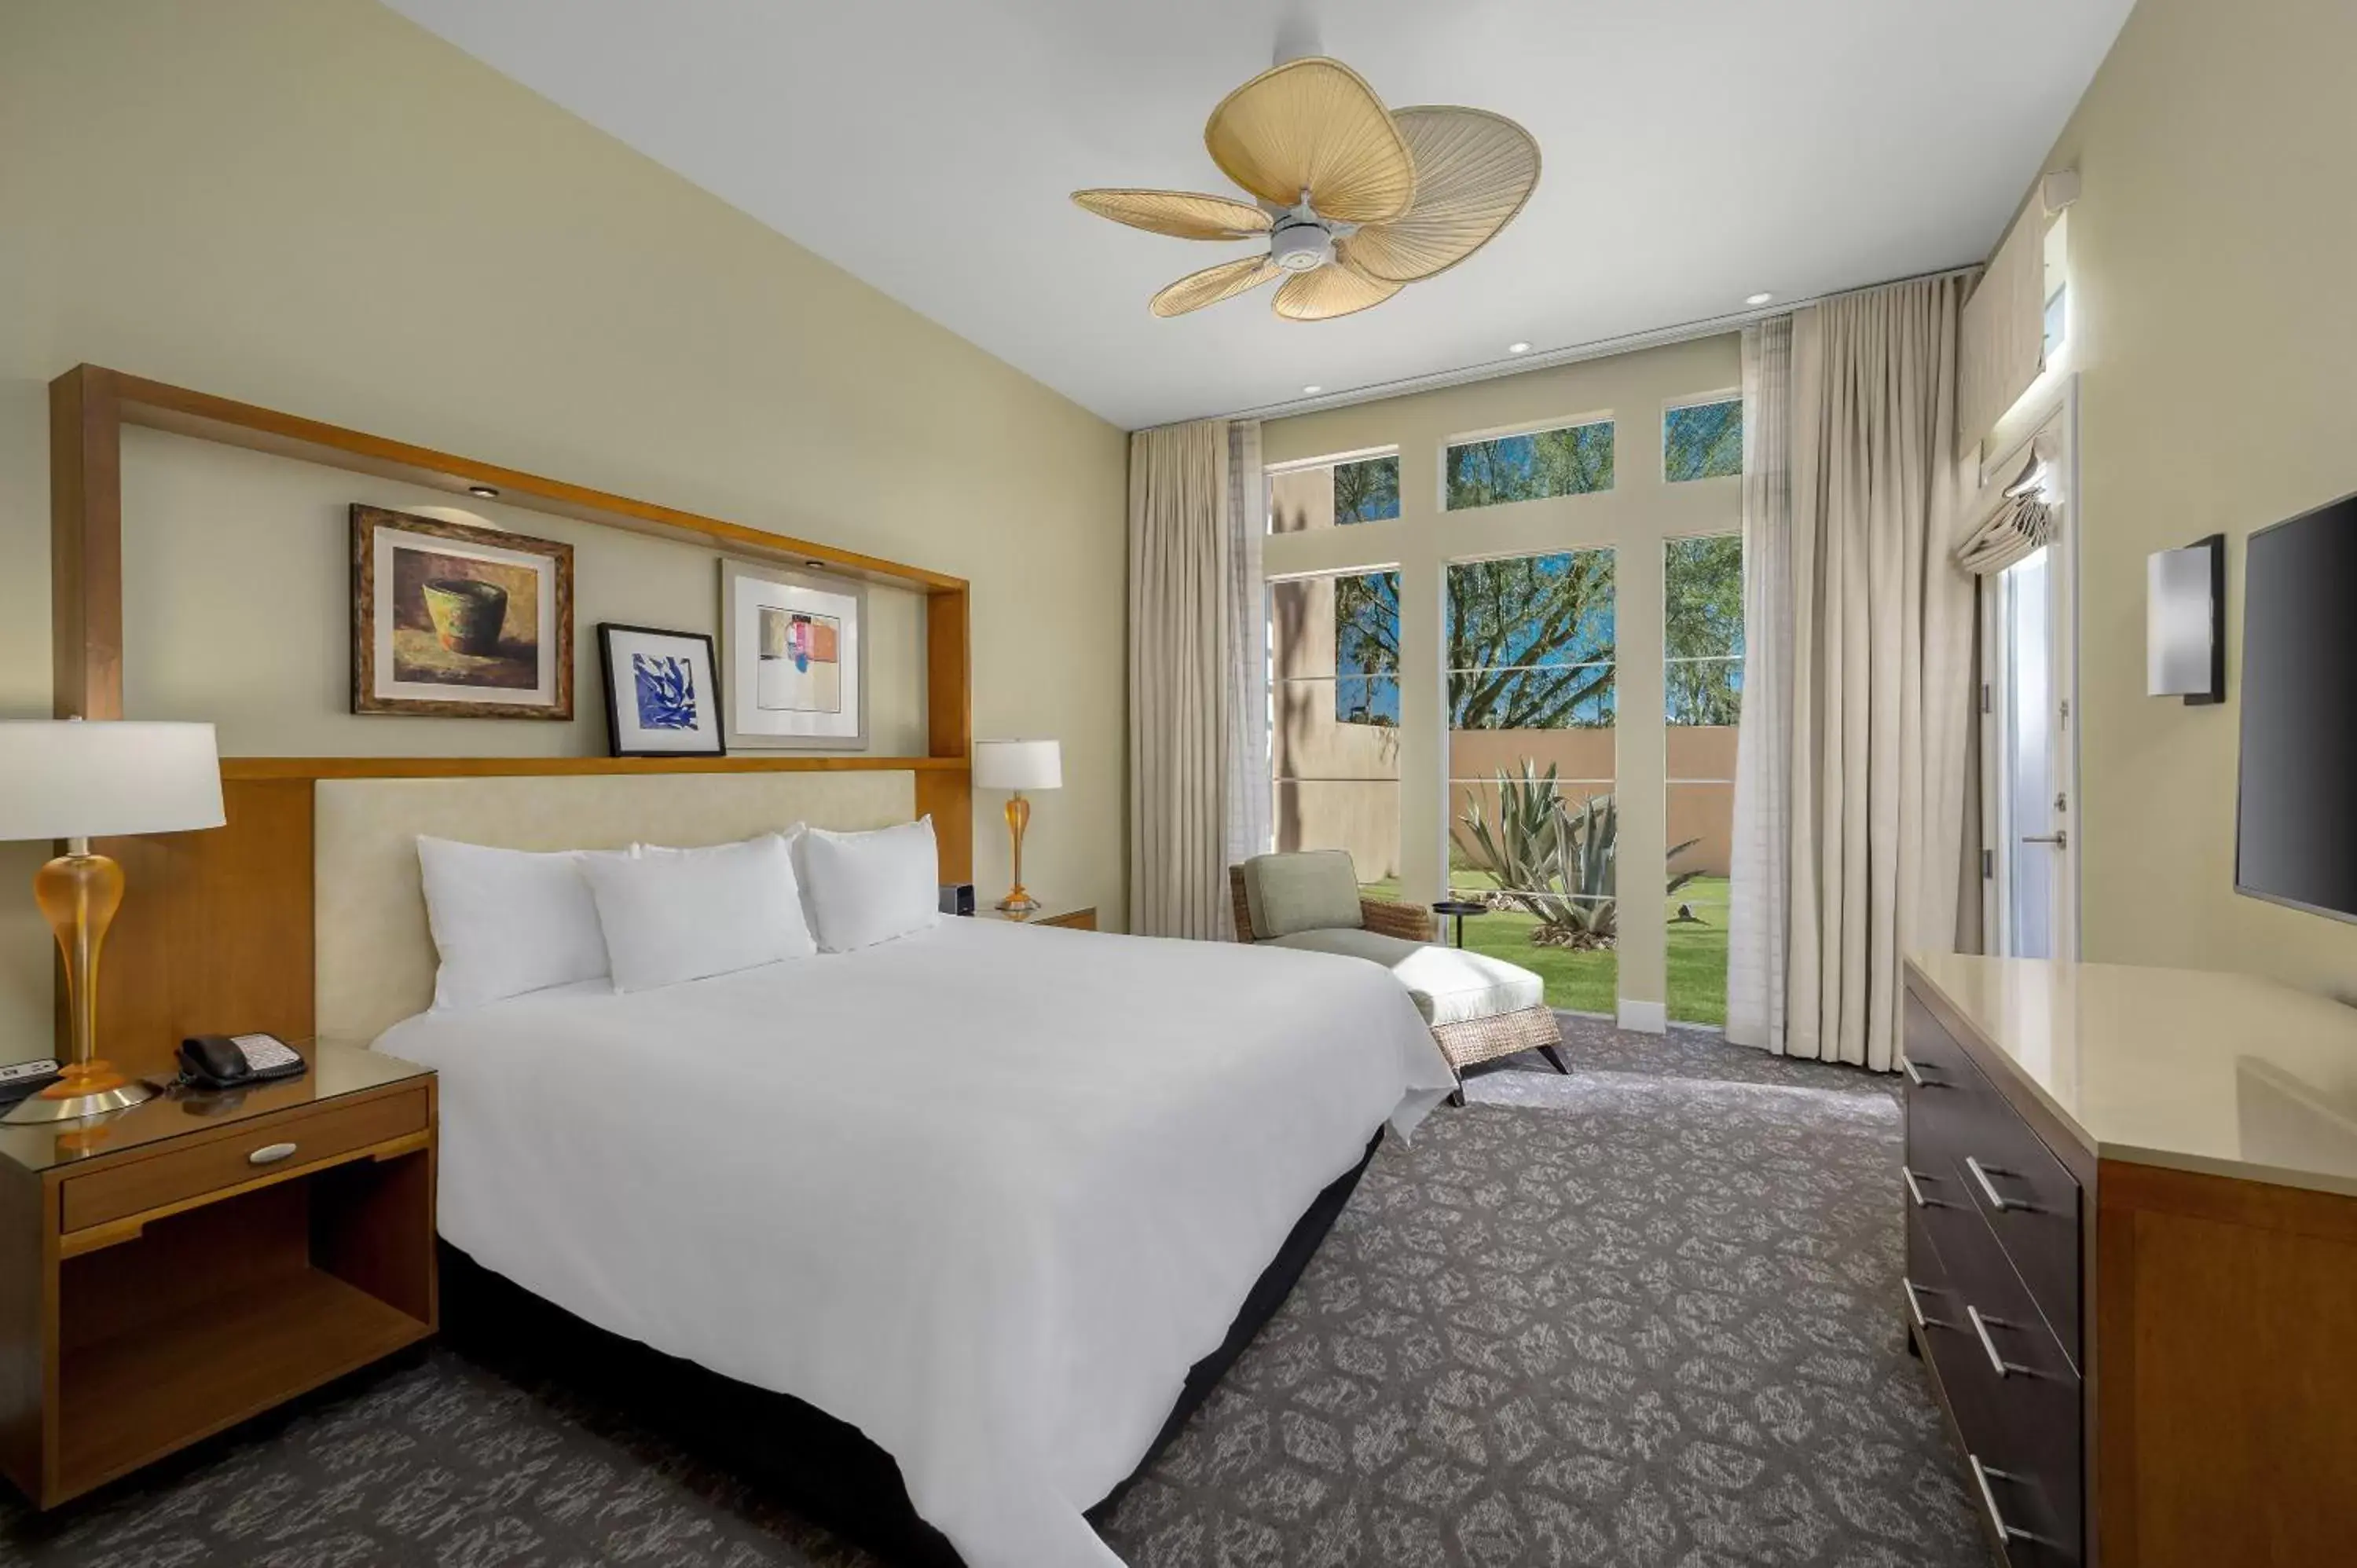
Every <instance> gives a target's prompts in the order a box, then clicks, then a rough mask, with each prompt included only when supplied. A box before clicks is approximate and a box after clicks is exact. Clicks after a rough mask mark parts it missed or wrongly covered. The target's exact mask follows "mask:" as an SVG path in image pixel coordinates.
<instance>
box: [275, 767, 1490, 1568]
mask: <svg viewBox="0 0 2357 1568" xmlns="http://www.w3.org/2000/svg"><path fill="white" fill-rule="evenodd" d="M888 779H889V776H888V775H881V776H830V775H824V774H811V775H785V776H776V775H771V776H758V777H746V778H730V777H720V778H715V779H698V780H694V781H688V780H679V779H663V780H653V779H647V780H639V779H599V780H571V779H565V780H543V779H533V780H524V779H500V780H459V779H433V780H370V781H365V782H359V781H356V782H351V783H345V784H333V785H331V784H328V783H322V784H321V785H320V786H319V797H318V802H317V822H318V827H317V834H318V838H317V854H318V877H319V883H318V886H319V894H318V903H317V911H318V912H317V922H318V929H317V939H318V972H319V999H318V1004H319V1010H320V1015H321V1026H322V1032H323V1033H337V1034H342V1035H346V1036H354V1035H357V1036H361V1037H369V1038H373V1039H374V1040H375V1041H376V1044H377V1045H378V1047H379V1048H381V1049H382V1050H385V1051H387V1052H390V1053H392V1054H393V1055H396V1056H401V1057H404V1058H409V1059H412V1060H414V1061H418V1062H420V1063H423V1064H425V1065H427V1066H431V1067H433V1068H435V1069H436V1070H437V1071H438V1073H439V1074H440V1078H441V1106H442V1133H441V1139H442V1141H441V1149H442V1155H441V1158H442V1165H441V1180H440V1226H441V1230H442V1234H443V1237H444V1239H445V1240H446V1241H447V1244H448V1245H449V1246H450V1247H451V1248H452V1249H454V1250H455V1251H456V1253H457V1254H459V1255H460V1256H459V1257H458V1258H457V1259H455V1260H454V1267H453V1271H452V1283H453V1284H454V1286H458V1287H461V1288H457V1289H454V1290H453V1292H452V1295H451V1299H450V1303H449V1306H448V1309H447V1322H448V1325H449V1326H450V1329H451V1331H452V1332H453V1334H454V1335H456V1336H457V1337H460V1338H461V1339H462V1340H464V1339H465V1338H467V1337H468V1335H469V1330H470V1327H471V1326H472V1325H470V1323H469V1318H470V1317H473V1316H480V1317H481V1318H483V1319H484V1320H485V1321H486V1322H490V1321H498V1322H505V1323H511V1324H512V1323H525V1324H529V1323H530V1322H532V1320H533V1316H534V1315H535V1314H537V1315H540V1316H542V1317H544V1319H545V1318H553V1319H554V1324H555V1326H554V1327H544V1328H543V1329H541V1330H537V1331H535V1332H534V1333H533V1335H532V1336H531V1337H532V1338H533V1339H534V1340H535V1341H536V1342H538V1343H540V1344H541V1345H543V1346H546V1345H550V1344H558V1343H572V1344H575V1345H576V1346H578V1347H581V1348H582V1353H583V1354H586V1355H587V1357H588V1359H590V1360H591V1361H594V1362H599V1363H603V1362H605V1361H606V1360H608V1359H618V1360H625V1359H633V1360H635V1361H636V1362H637V1363H638V1364H639V1365H640V1367H641V1369H642V1371H643V1375H642V1376H641V1377H640V1379H639V1386H640V1388H641V1389H653V1390H657V1391H660V1392H661V1394H662V1397H663V1398H664V1399H666V1400H671V1399H677V1400H680V1401H683V1402H686V1401H691V1400H692V1401H697V1402H702V1407H703V1408H705V1409H710V1410H715V1411H718V1410H721V1409H723V1408H725V1409H726V1412H727V1413H726V1416H725V1417H721V1416H716V1417H715V1418H714V1419H711V1420H709V1421H705V1422H702V1423H698V1430H699V1432H701V1433H702V1434H705V1435H710V1436H714V1437H725V1436H726V1435H728V1434H732V1433H733V1434H736V1435H737V1436H739V1437H744V1438H748V1439H750V1440H751V1442H752V1444H753V1446H754V1447H756V1448H758V1449H759V1450H761V1453H762V1457H763V1459H764V1463H763V1464H762V1465H761V1466H759V1470H760V1473H761V1474H763V1475H764V1476H767V1477H783V1478H784V1480H785V1482H786V1489H787V1491H788V1493H789V1494H790V1497H789V1500H791V1501H793V1502H795V1503H797V1504H798V1505H799V1506H802V1507H803V1508H804V1509H806V1510H808V1511H813V1512H814V1513H816V1514H818V1515H819V1516H821V1517H822V1519H823V1521H824V1522H829V1523H833V1524H835V1525H837V1526H838V1527H839V1528H843V1529H845V1530H846V1531H848V1532H849V1533H852V1534H854V1535H855V1536H857V1537H860V1538H864V1539H865V1540H866V1541H870V1542H872V1543H874V1544H877V1545H878V1546H880V1547H883V1548H884V1549H886V1550H890V1551H895V1552H899V1553H901V1554H903V1555H909V1554H914V1555H918V1556H926V1555H931V1556H934V1557H937V1558H939V1559H940V1560H942V1561H962V1562H963V1563H965V1564H967V1568H1064V1565H1073V1568H1078V1565H1082V1564H1093V1565H1103V1564H1107V1563H1115V1562H1116V1561H1117V1559H1116V1558H1115V1557H1114V1554H1113V1552H1111V1551H1110V1549H1108V1548H1107V1547H1106V1546H1105V1545H1104V1544H1103V1542H1102V1541H1100V1540H1099V1539H1098V1537H1097V1536H1096V1534H1095V1532H1094V1530H1092V1528H1091V1527H1090V1525H1089V1523H1088V1520H1087V1518H1086V1517H1085V1516H1086V1513H1087V1510H1089V1509H1092V1507H1095V1506H1097V1505H1099V1504H1100V1503H1101V1502H1102V1501H1103V1500H1104V1499H1105V1498H1107V1497H1108V1496H1109V1495H1110V1494H1113V1493H1114V1492H1115V1491H1116V1489H1117V1488H1118V1487H1120V1486H1121V1485H1122V1484H1123V1483H1124V1482H1125V1480H1126V1479H1128V1478H1129V1477H1131V1476H1132V1475H1134V1474H1135V1471H1136V1470H1137V1469H1138V1468H1139V1467H1140V1466H1141V1465H1142V1464H1143V1463H1144V1462H1145V1460H1146V1458H1148V1457H1149V1456H1150V1455H1151V1453H1152V1452H1153V1451H1154V1449H1155V1448H1156V1447H1157V1444H1159V1443H1160V1442H1162V1441H1164V1440H1166V1439H1167V1438H1168V1436H1169V1435H1170V1434H1171V1433H1172V1432H1173V1431H1174V1430H1175V1427H1176V1423H1177V1421H1178V1419H1179V1417H1180V1416H1183V1414H1184V1412H1185V1411H1186V1409H1187V1408H1189V1406H1190V1405H1191V1403H1192V1402H1194V1401H1195V1400H1198V1399H1200V1397H1201V1395H1202V1394H1203V1392H1204V1391H1206V1390H1207V1388H1208V1386H1209V1382H1210V1380H1211V1378H1212V1377H1214V1376H1216V1374H1217V1372H1218V1371H1219V1369H1222V1368H1223V1367H1224V1366H1225V1364H1226V1362H1227V1361H1228V1360H1229V1359H1232V1357H1233V1356H1234V1354H1235V1353H1236V1352H1237V1351H1238V1350H1239V1349H1240V1348H1242V1346H1243V1343H1244V1342H1245V1341H1246V1340H1248V1339H1249V1337H1251V1334H1252V1332H1253V1331H1254V1329H1255V1328H1257V1326H1259V1324H1260V1322H1261V1321H1262V1320H1264V1319H1265V1317H1266V1316H1267V1315H1268V1314H1269V1313H1270V1312H1272V1311H1274V1309H1275V1305H1277V1304H1278V1303H1279V1302H1281V1301H1282V1299H1283V1296H1284V1294H1285V1291H1286V1288H1288V1287H1289V1286H1290V1284H1291V1283H1292V1282H1293V1280H1294V1279H1295V1278H1296V1277H1297V1275H1298V1273H1300V1270H1301V1268H1302V1267H1303V1266H1304V1265H1305V1264H1306V1262H1307V1261H1308V1255H1309V1252H1310V1251H1312V1250H1314V1248H1315V1246H1316V1245H1317V1242H1318V1239H1319V1238H1320V1237H1321V1236H1322V1235H1323V1233H1324V1230H1325V1228H1326V1226H1328V1225H1329V1224H1330V1223H1331V1222H1332V1220H1333V1218H1334V1216H1335V1215H1336V1214H1337V1213H1338V1212H1339V1211H1340V1207H1341V1204H1342V1201H1343V1200H1344V1199H1345V1198H1346V1197H1347V1196H1348V1194H1349V1191H1350V1187H1351V1183H1352V1182H1354V1181H1355V1179H1356V1177H1357V1174H1358V1172H1359V1171H1360V1170H1361V1169H1362V1168H1363V1165H1364V1163H1365V1161H1366V1159H1367V1157H1368V1155H1369V1153H1370V1150H1371V1148H1372V1142H1373V1141H1374V1140H1376V1139H1378V1138H1380V1137H1381V1135H1382V1133H1383V1131H1384V1130H1385V1129H1386V1128H1388V1129H1390V1130H1392V1131H1394V1132H1396V1133H1403V1134H1405V1133H1407V1132H1408V1131H1410V1130H1411V1129H1412V1128H1413V1126H1414V1125H1415V1122H1416V1121H1417V1120H1418V1119H1419V1118H1420V1117H1421V1116H1422V1115H1423V1114H1424V1113H1425V1112H1426V1111H1428V1110H1429V1109H1430V1108H1431V1107H1432V1105H1434V1104H1435V1103H1436V1102H1437V1101H1438V1100H1439V1099H1440V1098H1441V1097H1442V1096H1443V1095H1445V1094H1446V1093H1447V1092H1448V1090H1449V1089H1450V1088H1451V1087H1452V1084H1453V1080H1452V1078H1451V1076H1450V1074H1449V1072H1448V1067H1447V1064H1446V1063H1445V1062H1443V1061H1442V1059H1441V1058H1440V1056H1439V1054H1438V1052H1437V1049H1436V1048H1435V1047H1434V1046H1433V1044H1432V1036H1431V1035H1430V1033H1429V1031H1428V1030H1426V1027H1425V1026H1424V1024H1423V1021H1422V1018H1421V1016H1420V1015H1418V1013H1417V1012H1416V1010H1415V1006H1414V1004H1412V1003H1411V1002H1410V1001H1409V999H1408V997H1407V995H1406V993H1405V992H1404V991H1403V990H1402V989H1401V988H1400V987H1399V986H1398V984H1397V983H1395V982H1394V980H1393V979H1392V978H1391V977H1390V976H1389V975H1388V974H1387V973H1385V972H1383V970H1381V969H1380V968H1378V967H1377V966H1374V965H1372V964H1366V963H1361V962H1358V961H1353V960H1350V959H1346V958H1339V957H1333V956H1330V955H1323V954H1316V953H1302V952H1290V951H1278V950H1266V949H1257V948H1248V947H1242V946H1238V945H1235V944H1232V943H1214V942H1181V941H1169V940H1149V939H1138V938H1124V937H1113V936H1098V935H1095V934H1092V933H1082V932H1072V931H1063V930H1056V929H1020V928H1017V927H1011V926H1006V925H1003V924H999V923H996V922H981V921H971V920H957V919H943V920H942V921H940V922H939V923H937V924H935V925H933V926H931V928H930V929H922V930H918V931H915V932H913V933H911V934H909V935H905V936H902V937H899V938H898V939H897V940H888V941H882V942H878V943H876V944H874V945H870V946H866V947H863V948H860V949H858V950H852V951H843V952H827V953H823V954H820V955H819V956H816V957H812V958H806V959H799V960H793V961H783V962H775V963H769V964H763V965H760V966H758V967H753V968H748V969H743V970H739V971H737V972H733V973H727V974H721V975H716V976H713V977H711V978H707V979H702V980H697V981H694V982H692V983H685V984H677V985H669V986H664V987H662V988H660V989H652V990H644V991H632V992H629V993H618V992H617V991H615V990H614V989H613V987H612V986H611V985H610V984H609V983H606V982H603V981H587V982H582V983H576V984H572V985H565V986H558V987H553V988H550V989H546V990H542V991H538V992H534V993H530V994H526V995H519V996H513V997H511V998H508V999H505V1000H501V1001H497V1002H493V1003H490V1004H487V1005H482V1006H477V1007H473V1008H469V1009H464V1010H440V1011H435V1010H428V1009H427V1008H426V1007H425V1000H426V999H427V998H430V997H431V995H432V993H433V986H432V981H431V971H432V966H433V961H434V958H433V952H432V948H431V943H430V940H429V939H428V936H427V933H426V931H425V923H424V921H423V919H422V918H421V915H422V908H423V906H422V900H421V897H420V894H419V890H418V877H417V872H416V862H415V859H414V854H415V852H414V843H415V838H416V835H417V834H419V833H421V832H425V833H433V834H439V835H444V836H447V837H451V838H457V839H463V840H466V841H468V842H471V843H503V844H506V845H509V846H511V847H517V848H556V847H566V848H583V847H597V846H602V845H612V844H619V843H629V842H631V841H632V840H637V839H643V840H647V841H650V842H662V843H709V842H715V841H719V840H725V839H728V838H731V837H735V836H737V835H739V834H745V833H751V832H759V831H762V830H763V829H764V828H768V827H775V826H777V825H778V824H780V823H782V822H787V821H791V820H802V821H824V822H833V823H835V824H838V825H842V826H846V827H866V826H875V825H881V823H883V822H891V821H905V820H906V818H907V808H906V806H905V805H904V804H902V803H901V802H900V801H899V800H897V799H895V798H892V797H891V795H890V793H889V791H890V789H891V786H890V785H889V783H888ZM690 782H693V783H694V785H695V786H696V788H694V789H687V790H683V789H682V786H683V784H687V783H690ZM628 786H635V787H636V788H626V787H628ZM879 787H880V788H882V789H884V790H885V791H886V793H885V794H884V795H882V796H878V795H877V794H876V793H875V791H876V790H877V789H878V788H879ZM331 889H333V890H334V891H333V893H332V895H331V892H330V890H331ZM421 943H423V944H425V946H424V949H423V950H422V951H421V950H420V944H421ZM568 1336H570V1338H568ZM666 1366H668V1367H671V1368H673V1369H675V1370H676V1374H677V1375H676V1376H671V1377H667V1376H666V1375H665V1373H664V1371H663V1369H664V1368H665V1367H666ZM820 1448H823V1450H824V1451H823V1452H819V1451H817V1450H818V1449H820ZM798 1479H799V1482H800V1484H799V1485H798V1484H796V1483H797V1480H798ZM920 1521H921V1522H920Z"/></svg>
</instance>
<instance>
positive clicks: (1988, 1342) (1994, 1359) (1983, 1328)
mask: <svg viewBox="0 0 2357 1568" xmlns="http://www.w3.org/2000/svg"><path fill="white" fill-rule="evenodd" d="M1964 1316H1966V1317H1968V1318H1970V1319H1971V1320H1972V1325H1973V1332H1974V1333H1975V1334H1977V1335H1979V1336H1980V1341H1981V1348H1982V1349H1983V1350H1985V1351H1986V1352H1987V1353H1988V1359H1989V1365H1990V1366H1992V1367H1995V1368H1996V1375H1997V1376H1998V1377H2000V1378H2009V1377H2011V1376H2013V1374H2014V1373H2016V1372H2027V1373H2030V1374H2032V1375H2035V1374H2036V1372H2037V1370H2038V1369H2037V1368H2035V1367H2025V1366H2023V1365H2022V1364H2021V1363H2020V1362H2018V1361H2008V1360H2007V1359H2005V1353H2004V1352H2003V1351H2001V1350H1999V1349H1998V1348H1996V1336H1994V1335H1992V1334H1991V1333H1990V1332H1989V1324H1990V1323H1991V1322H1993V1321H1994V1322H1996V1323H1999V1324H2002V1323H2003V1322H2004V1321H2005V1319H2003V1318H2002V1317H1999V1318H1995V1319H1991V1318H1986V1317H1983V1316H1981V1309H1980V1308H1979V1307H1977V1306H1972V1305H1967V1306H1966V1307H1965V1308H1964Z"/></svg>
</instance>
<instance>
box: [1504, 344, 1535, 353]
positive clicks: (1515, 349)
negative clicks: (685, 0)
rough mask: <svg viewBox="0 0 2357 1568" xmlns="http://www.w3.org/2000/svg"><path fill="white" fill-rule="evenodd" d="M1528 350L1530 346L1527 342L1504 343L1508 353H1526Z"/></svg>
mask: <svg viewBox="0 0 2357 1568" xmlns="http://www.w3.org/2000/svg"><path fill="white" fill-rule="evenodd" d="M1530 351H1531V346H1530V345H1529V344H1528V343H1509V344H1507V345H1506V352H1507V353H1509V354H1527V353H1529V352H1530Z"/></svg>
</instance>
